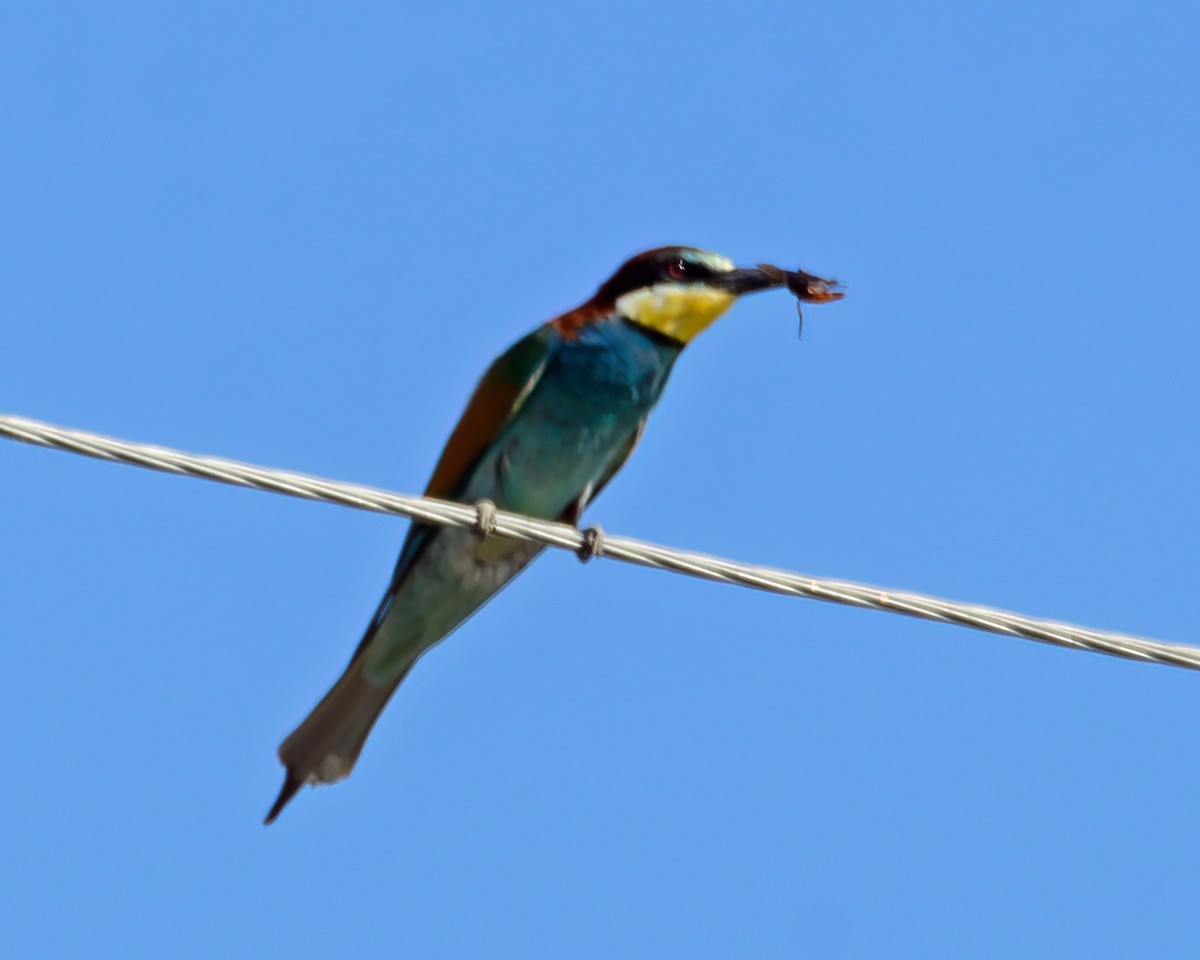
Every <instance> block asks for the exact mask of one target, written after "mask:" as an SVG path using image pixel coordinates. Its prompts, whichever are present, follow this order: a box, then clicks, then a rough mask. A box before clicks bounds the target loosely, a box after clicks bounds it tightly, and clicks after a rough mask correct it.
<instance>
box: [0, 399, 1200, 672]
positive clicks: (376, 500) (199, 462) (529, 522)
mask: <svg viewBox="0 0 1200 960" xmlns="http://www.w3.org/2000/svg"><path fill="white" fill-rule="evenodd" d="M0 436H4V437H8V438H9V439H12V440H20V441H23V442H25V443H32V444H37V445H38V446H42V447H51V448H54V449H57V450H66V451H69V452H71V453H79V454H83V455H84V456H88V457H96V458H97V459H100V460H111V461H113V462H116V463H128V464H132V465H133V466H137V467H146V468H148V469H150V470H161V471H164V472H166V473H176V474H181V475H184V476H191V477H200V478H201V479H204V480H215V481H217V482H219V483H228V484H232V485H234V486H238V487H250V488H253V489H255V490H266V491H268V492H270V493H282V494H285V495H287V496H290V497H299V498H301V499H305V500H321V501H324V502H326V503H336V504H340V505H341V506H344V507H354V508H355V509H357V510H372V511H375V512H377V513H390V514H397V515H399V516H403V517H410V518H412V519H414V520H420V521H422V522H424V523H437V524H443V525H446V526H453V527H473V528H476V529H478V530H480V531H481V532H483V533H485V535H488V536H491V535H495V536H500V537H509V538H511V539H515V540H532V541H537V542H539V543H545V544H548V545H549V546H552V547H559V548H561V549H563V550H571V551H573V552H575V553H577V554H579V555H580V556H581V557H589V556H594V555H596V556H598V555H600V553H601V552H602V553H603V556H604V557H605V558H608V559H612V560H623V561H625V562H627V563H636V564H640V565H642V566H644V567H656V568H658V569H660V570H670V571H672V572H674V573H682V574H685V575H688V576H693V577H700V578H703V579H705V580H716V581H720V582H722V583H732V584H736V585H738V586H743V587H753V588H755V589H758V590H767V591H770V592H772V593H782V594H787V595H789V596H796V597H808V598H810V599H812V600H824V601H827V602H830V603H841V604H845V605H847V606H852V607H866V608H869V609H872V610H884V611H887V612H889V613H899V614H903V615H904V616H907V617H918V618H920V619H923V620H940V621H942V622H943V623H954V624H958V625H959V626H964V627H970V628H971V629H973V630H984V631H987V632H988V633H999V634H1005V635H1008V636H1012V637H1022V638H1024V639H1026V640H1037V641H1040V642H1042V643H1050V644H1054V645H1056V646H1060V647H1069V648H1071V649H1074V650H1091V651H1093V652H1095V653H1106V654H1109V655H1111V656H1115V657H1125V658H1126V659H1129V660H1143V661H1146V662H1149V663H1161V664H1166V665H1168V666H1174V667H1187V668H1189V669H1192V670H1200V648H1198V647H1191V646H1184V645H1181V644H1171V643H1162V642H1159V641H1155V640H1147V639H1144V638H1142V637H1134V636H1129V635H1127V634H1120V633H1109V632H1107V631H1102V630H1091V629H1088V628H1086V627H1077V626H1073V625H1071V624H1067V623H1058V622H1056V621H1052V620H1039V619H1034V618H1032V617H1025V616H1021V615H1020V614H1016V613H1009V612H1007V611H1004V610H997V609H994V608H991V607H982V606H977V605H974V604H963V603H955V602H953V601H950V600H939V599H937V598H936V597H928V596H924V595H922V594H918V593H908V592H905V591H898V590H883V589H880V588H879V587H871V586H866V585H864V584H859V583H851V582H848V581H843V580H827V579H821V578H817V577H810V576H805V575H803V574H799V573H793V572H790V571H787V570H777V569H774V568H771V567H760V566H755V565H752V564H745V563H737V562H735V561H733V560H724V559H721V558H720V557H712V556H707V555H705V554H701V553H691V552H688V551H684V550H676V549H673V548H671V547H663V546H658V545H657V544H653V543H646V542H644V541H641V540H633V539H631V538H629V537H618V536H614V535H612V534H608V533H605V534H603V535H601V534H600V532H599V530H598V529H597V528H592V529H590V530H577V529H575V528H574V527H572V526H570V525H568V524H564V523H553V522H550V521H546V520H537V519H534V518H533V517H526V516H522V515H521V514H516V513H508V512H506V511H504V510H497V509H496V508H495V506H494V505H493V504H490V503H488V502H487V501H481V503H480V504H478V505H476V506H465V505H463V504H459V503H449V502H447V501H444V500H434V499H431V498H428V497H415V496H406V495H404V494H399V493H391V492H389V491H387V490H380V489H377V488H375V487H366V486H360V485H358V484H350V483H341V482H338V481H334V480H325V479H322V478H320V477H314V476H309V475H307V474H302V473H292V472H289V471H285V470H272V469H268V468H266V467H256V466H253V465H251V464H246V463H239V462H237V461H236V460H225V459H222V458H220V457H205V456H196V455H194V454H190V453H183V452H181V451H179V450H171V449H169V448H167V447H156V446H151V445H149V444H142V443H129V442H127V441H124V440H116V439H114V438H112V437H106V436H102V435H100V434H95V433H86V432H84V431H82V430H70V429H67V428H65V427H56V426H54V425H52V424H48V423H42V422H40V421H37V420H29V419H26V418H24V417H14V416H4V415H0ZM598 543H602V551H601V550H598V549H597V544H598Z"/></svg>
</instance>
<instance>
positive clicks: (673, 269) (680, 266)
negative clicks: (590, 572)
mask: <svg viewBox="0 0 1200 960" xmlns="http://www.w3.org/2000/svg"><path fill="white" fill-rule="evenodd" d="M687 272H688V271H687V264H686V263H684V262H683V261H682V260H676V261H674V262H673V263H671V264H669V265H668V266H667V275H668V276H669V277H671V279H672V280H682V279H683V278H684V277H686V276H687Z"/></svg>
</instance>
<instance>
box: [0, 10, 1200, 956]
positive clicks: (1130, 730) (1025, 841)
mask: <svg viewBox="0 0 1200 960" xmlns="http://www.w3.org/2000/svg"><path fill="white" fill-rule="evenodd" d="M1198 29H1200V13H1198V12H1197V10H1196V7H1195V5H1194V4H1183V3H1177V4H1171V3H1149V4H1146V3H1140V4H1133V3H1124V2H1110V3H1105V4H1094V3H1062V4H1044V3H1039V4H1033V3H1022V2H1017V3H1005V4H988V5H962V4H949V3H915V4H907V5H900V6H897V5H895V4H884V3H869V2H864V3H842V4H821V5H812V6H807V5H805V6H797V5H795V4H786V3H778V4H773V3H761V4H756V3H750V4H743V5H740V6H733V5H728V4H720V5H718V4H711V3H690V4H686V5H685V4H678V3H676V4H659V5H646V4H634V3H618V4H605V5H590V6H586V7H578V8H576V7H572V6H559V7H556V8H551V7H549V6H546V5H540V4H520V3H517V4H508V5H504V6H503V7H501V6H499V5H497V6H477V5H469V4H468V5H460V6H454V7H450V8H446V9H440V10H437V11H433V10H431V9H429V8H421V9H418V8H412V9H403V8H401V7H398V6H397V5H393V4H375V3H364V4H358V5H355V6H354V8H353V9H352V10H347V9H346V7H345V6H344V5H333V4H329V5H319V4H299V5H295V4H289V5H267V4H262V5H253V6H251V7H249V8H248V7H247V6H246V5H241V4H239V5H234V4H209V5H204V6H203V8H192V9H188V8H180V7H178V6H177V5H176V6H163V5H159V4H144V5H139V4H106V5H94V4H74V5H72V4H59V5H54V6H53V7H51V6H46V5H42V6H36V7H31V8H26V9H25V10H23V11H16V10H11V9H10V10H8V11H6V12H5V13H4V14H3V18H2V21H0V122H2V123H3V127H4V130H5V137H4V141H5V149H4V150H3V151H0V182H2V183H3V188H2V189H0V221H2V222H3V223H4V228H3V230H0V303H2V305H3V306H2V310H3V315H4V318H5V323H4V330H5V334H4V343H3V348H2V350H0V384H2V387H0V410H3V411H6V412H12V413H18V414H23V415H27V416H32V417H39V418H43V419H48V420H51V421H56V422H60V423H64V424H68V425H72V426H77V427H81V428H85V429H92V430H97V431H100V432H105V433H111V434H114V435H117V436H122V437H127V438H130V439H137V440H143V441H147V442H155V443H161V444H165V445H171V446H177V447H181V448H184V449H189V450H194V451H200V452H208V453H214V454H220V455H224V456H230V457H235V458H240V459H246V460H251V461H255V462H259V463H264V464H271V465H277V466H282V467H288V468H292V469H296V470H303V471H310V472H315V473H321V474H325V475H328V476H332V477H339V478H343V479H348V480H355V481H360V482H365V483H372V484H376V485H380V486H386V487H390V488H393V489H397V490H402V491H416V490H418V489H420V488H421V487H422V486H423V484H424V483H425V481H426V479H427V477H428V474H429V471H430V469H431V467H432V463H433V461H434V459H435V458H436V455H437V453H438V451H439V450H440V447H441V444H442V442H443V440H444V439H445V437H446V435H447V433H448V431H449V429H450V427H451V426H452V425H453V422H454V420H455V419H456V417H457V415H458V413H459V412H460V410H461V408H462V405H463V404H464V402H465V400H466V397H467V395H468V393H469V391H470V389H471V387H472V386H473V384H474V382H475V380H476V378H477V377H478V376H479V374H480V373H481V372H482V370H483V369H484V367H485V366H486V364H487V363H488V362H489V360H490V359H491V358H492V357H493V356H495V355H496V354H497V353H498V352H499V351H500V350H502V349H503V348H504V347H505V346H506V345H507V344H509V343H510V342H511V341H513V340H514V339H516V338H517V337H518V336H520V335H521V334H523V333H524V332H525V331H526V330H528V329H530V328H531V327H533V326H534V325H536V324H537V323H539V322H541V321H542V320H544V319H546V318H547V317H549V316H552V315H553V314H555V313H557V312H559V311H561V310H564V309H566V308H569V307H571V306H573V305H574V304H576V303H578V302H579V301H580V300H582V299H584V298H585V297H586V296H588V295H589V294H590V293H591V291H592V290H593V289H594V287H595V286H596V285H597V284H598V283H599V282H600V281H601V280H602V279H603V278H604V277H605V276H606V274H607V273H608V271H610V270H611V269H612V267H614V266H615V265H616V264H617V263H618V262H619V261H620V260H621V259H623V258H624V257H625V256H626V255H628V254H630V253H632V252H634V251H636V250H638V249H641V248H643V247H647V246H651V245H656V244H659V243H667V242H678V243H690V244H696V245H700V246H703V247H707V248H711V249H715V250H719V251H721V252H723V253H725V254H727V255H729V256H731V257H733V258H735V259H737V260H739V261H742V262H747V263H754V262H757V261H759V260H771V261H775V262H782V263H787V264H799V265H803V266H804V267H805V268H807V269H809V270H813V271H816V272H824V273H827V274H833V275H836V276H838V277H839V278H841V279H843V280H844V281H845V282H846V283H847V284H848V285H849V289H850V296H849V297H848V298H847V299H846V300H845V301H844V302H843V303H840V304H837V305H835V306H831V307H826V308H815V307H814V308H810V310H809V311H808V317H807V324H806V329H805V336H804V339H803V341H802V342H798V341H797V339H796V325H795V315H794V310H793V306H792V304H791V303H790V302H789V301H788V298H787V297H786V296H784V295H775V296H761V297H758V298H755V299H753V300H748V301H747V302H745V303H743V304H740V305H739V306H738V307H737V308H736V309H735V311H734V312H732V313H731V314H730V315H729V316H728V317H727V318H726V319H724V320H722V322H721V323H720V324H718V325H717V326H716V327H715V328H714V329H713V330H712V331H710V332H709V333H707V334H705V336H704V337H703V338H701V339H700V340H699V341H697V342H696V344H695V345H694V346H693V347H692V348H690V349H689V351H688V353H687V354H686V355H685V356H684V358H683V360H682V361H681V363H680V365H679V367H678V368H677V370H676V373H675V375H674V378H673V381H672V383H671V384H670V386H669V388H668V390H667V393H666V396H665V398H664V400H663V402H662V404H661V405H660V407H659V409H658V410H657V412H656V414H655V416H654V417H653V419H652V421H651V424H650V428H649V430H648V432H647V435H646V438H645V440H644V443H643V445H642V447H641V448H640V449H639V450H638V452H637V455H636V456H635V457H634V458H633V460H632V462H631V463H630V465H629V467H628V468H627V470H626V471H625V473H624V474H622V475H621V477H620V478H619V479H618V480H617V481H616V482H615V483H614V484H613V486H612V487H611V488H610V489H609V490H608V491H606V492H605V495H604V497H603V498H602V499H601V500H600V501H599V502H598V503H597V504H596V506H595V507H594V508H593V510H592V511H591V513H590V514H589V518H590V519H591V520H593V521H595V522H599V523H601V524H603V525H604V526H605V527H606V528H607V529H609V530H611V531H613V532H620V533H625V534H629V535H634V536H639V537H643V538H647V539H652V540H656V541H660V542H665V543H671V544H676V545H679V546H684V547H689V548H693V549H700V550H705V551H709V552H713V553H719V554H723V555H727V556H732V557H736V558H739V559H745V560H751V561H758V562H763V563H771V564H775V565H778V566H785V567H789V568H792V569H798V570H803V571H806V572H811V573H814V574H822V575H828V576H837V577H843V578H847V579H858V580H864V581H867V582H872V583H878V584H882V585H887V586H893V587H901V588H908V589H914V590H923V591H927V592H932V593H936V594H940V595H944V596H949V597H954V598H958V599H963V600H972V601H976V602H981V603H989V604H994V605H999V606H1006V607H1010V608H1013V609H1017V610H1020V611H1023V612H1026V613H1030V614H1039V615H1046V616H1052V617H1057V618H1060V619H1066V620H1075V621H1078V622H1082V623H1086V624H1088V625H1091V626H1096V627H1104V628H1110V629H1120V630H1126V631H1129V632H1135V633H1141V634H1145V635H1148V636H1154V637H1158V638H1162V639H1167V640H1176V641H1184V642H1187V641H1191V642H1200V631H1198V630H1197V624H1198V623H1200V600H1198V594H1197V591H1196V589H1195V573H1196V560H1195V558H1196V550H1197V543H1198V538H1200V523H1197V505H1196V504H1197V501H1196V474H1197V444H1196V431H1195V424H1196V419H1197V413H1198V412H1200V376H1198V370H1197V355H1198V354H1200V334H1198V333H1197V325H1196V319H1195V307H1194V291H1193V286H1194V283H1195V276H1196V266H1195V264H1196V255H1197V248H1198V246H1200V243H1198V241H1200V191H1198V190H1197V186H1196V171H1197V169H1200V124H1198V121H1197V111H1196V91H1197V90H1198V89H1200V66H1198V65H1197V61H1196V57H1195V50H1194V38H1195V36H1196V35H1197V30H1198ZM0 477H2V478H3V488H2V489H3V491H4V496H5V500H6V503H7V509H5V510H3V511H0V637H3V640H4V642H3V643H2V644H0V678H2V679H0V729H3V730H4V731H5V732H6V736H5V737H4V745H5V757H4V762H5V767H6V770H7V775H6V787H5V789H4V791H3V792H2V793H0V905H2V906H0V911H2V913H3V923H2V928H3V933H2V934H0V936H2V937H3V938H4V940H5V941H6V946H7V947H8V948H9V951H10V952H11V955H13V956H22V957H57V956H79V955H114V956H116V955H119V956H124V957H162V956H172V957H212V956H213V955H214V954H218V953H224V954H227V955H236V956H243V955H245V956H249V955H253V956H264V957H270V956H280V957H283V956H286V957H289V958H300V957H317V956H329V955H331V954H333V953H334V952H335V951H336V952H337V953H339V954H341V953H346V954H351V955H354V956H359V957H377V956H379V957H384V956H387V957H392V956H421V957H439V958H441V957H445V958H454V957H480V956H487V957H495V958H507V957H522V958H527V957H562V956H570V957H581V958H585V957H606V958H607V957H613V956H621V957H662V956H687V957H728V956H756V957H795V956H817V957H834V958H838V957H911V956H921V957H955V958H961V957H964V956H969V957H1013V956H1023V957H1062V956H1068V955H1069V956H1083V955H1088V956H1092V957H1128V956H1154V957H1191V956H1194V955H1195V924H1194V921H1193V919H1192V917H1193V914H1194V910H1195V904H1196V902H1197V899H1198V895H1200V827H1198V826H1197V822H1198V821H1197V817H1196V810H1197V806H1198V803H1200V765H1198V764H1197V748H1196V738H1195V736H1194V729H1195V721H1196V717H1197V704H1198V703H1200V678H1198V677H1197V676H1195V675H1193V674H1190V673H1188V672H1185V671H1181V670H1170V669H1166V668H1155V667H1148V666H1143V665H1138V664H1132V663H1126V662H1121V661H1117V660H1111V659H1108V658H1104V657H1099V656H1091V655H1084V654H1078V653H1071V652H1067V651H1062V650H1057V649H1052V648H1048V647H1043V646H1039V645H1036V644H1032V643H1026V642H1022V641H1017V640H1010V639H1004V638H998V637H988V636H984V635H979V634H974V633H970V632H967V631H964V630H959V629H954V628H950V627H946V626H940V625H936V624H927V623H920V622H913V621H906V620H903V619H900V618H896V617H890V616H885V615H882V614H871V613H865V612H861V611H855V610H849V609H844V608H838V607H831V606H826V605H821V604H815V603H808V602H801V601H797V600H789V599H785V598H780V597H771V596H766V595H762V594H756V593H752V592H750V591H740V590H735V589H732V588H724V587H720V586H716V585H712V584H705V583H699V582H695V581H688V580H684V579H680V578H673V577H669V576H667V575H664V574H658V573H654V572H650V571H646V570H639V569H633V568H628V567H623V566H621V565H618V564H615V563H604V562H600V563H595V564H591V565H589V566H588V567H586V568H585V567H582V566H581V565H579V564H578V563H577V562H576V561H575V560H574V559H572V558H570V557H568V556H564V555H555V556H549V557H545V558H543V560H542V561H541V562H539V563H538V564H537V565H536V567H535V568H534V569H532V570H531V571H529V572H528V573H527V574H526V575H525V576H524V577H522V579H521V580H520V581H519V582H518V583H517V584H515V585H514V586H513V587H512V588H511V589H510V590H508V591H507V592H506V593H505V594H503V595H502V596H501V597H500V598H498V599H497V600H496V601H495V602H494V603H493V604H492V605H491V606H489V607H488V609H487V610H486V611H485V612H484V613H483V614H481V615H480V616H479V617H477V618H475V619H474V620H473V621H472V622H471V623H469V624H468V625H467V626H466V627H465V628H464V629H463V630H461V631H460V632H459V633H458V634H457V635H455V637H454V638H453V639H452V641H450V642H448V643H446V644H445V645H443V646H442V647H440V648H439V649H438V650H437V651H436V652H435V653H433V654H431V655H430V656H429V657H427V658H426V659H425V660H424V661H423V662H422V663H421V664H420V666H419V668H418V669H417V670H415V671H414V673H413V675H412V676H411V677H410V679H409V680H408V681H407V682H406V683H405V685H404V687H403V689H402V691H401V694H400V695H399V696H398V697H397V698H396V699H395V701H394V702H393V704H392V705H391V707H390V708H389V709H388V711H387V713H386V714H385V716H384V719H383V721H382V723H381V725H380V727H379V729H378V730H377V732H376V734H375V735H374V737H373V738H372V740H371V742H370V743H369V745H368V748H367V751H366V753H365V755H364V757H363V760H362V762H361V764H360V766H359V768H358V770H357V771H356V772H355V775H354V777H353V778H351V779H350V780H349V781H347V782H346V783H344V784H340V785H338V786H336V787H332V788H325V789H322V790H319V791H306V792H304V793H302V794H301V795H300V797H299V798H298V799H297V801H296V802H295V803H294V804H293V806H292V807H291V808H290V809H289V810H288V811H287V812H286V813H285V815H284V816H283V817H282V818H281V819H280V821H279V823H277V824H276V825H275V826H274V827H272V828H270V829H264V828H263V827H262V826H261V824H260V820H261V817H262V815H263V813H264V812H265V810H266V808H267V806H268V804H269V803H270V801H271V799H272V798H273V796H274V794H275V791H276V790H277V788H278V785H279V780H280V776H281V770H280V768H279V767H278V765H277V763H276V760H275V757H274V751H275V748H276V746H277V744H278V742H279V740H280V739H281V738H282V736H283V735H284V734H286V733H287V732H288V731H289V730H290V729H291V728H292V726H293V725H294V724H295V723H296V722H297V721H298V720H299V719H300V718H301V717H302V716H303V715H304V713H305V712H306V711H307V710H308V709H309V707H311V705H312V704H313V703H314V702H315V700H316V698H317V697H318V696H319V695H320V694H321V693H322V692H323V691H324V690H325V689H326V687H327V685H328V683H329V682H330V681H331V680H332V679H333V678H334V677H335V676H336V674H337V673H338V672H339V671H340V669H341V668H342V666H343V665H344V662H345V660H346V658H347V657H348V656H349V654H350V652H351V650H352V648H353V646H354V644H355V642H356V641H357V639H358V637H359V634H360V631H361V629H362V627H363V625H364V623H365V621H366V619H367V617H368V616H369V614H370V613H371V611H372V610H373V608H374V606H375V604H376V602H377V600H378V597H379V594H380V592H381V590H382V589H383V587H384V585H385V583H386V581H387V578H388V575H389V573H390V570H391V566H392V563H393V561H394V557H395V554H396V551H397V549H398V546H399V543H400V541H401V539H402V537H403V535H404V529H405V524H404V522H403V521H399V520H393V519H389V518H384V517H378V516H371V515H365V514H357V513H354V512H351V511H348V510H341V509H337V508H333V507H328V506H321V505H313V504H305V503H301V502H297V501H288V500H284V499H282V498H278V497H271V496H267V495H265V494H255V493H250V492H245V491H239V490H233V489H229V488H222V487H218V486H216V485H212V484H206V483H201V482H198V481H188V480H181V479H175V478H171V477H165V476H162V475H157V474H151V473H148V472H145V471H138V470H133V469H129V468H124V467H116V466H110V465H105V464H99V463H96V462H92V461H85V460H83V459H81V458H76V457H71V456H68V455H65V454H56V453H51V452H47V451H41V450H35V449H32V448H27V447H21V446H18V445H16V444H11V443H7V442H6V443H0Z"/></svg>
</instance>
